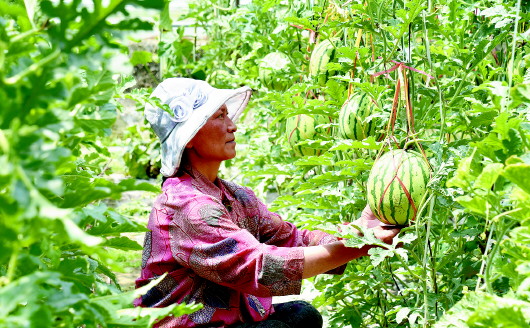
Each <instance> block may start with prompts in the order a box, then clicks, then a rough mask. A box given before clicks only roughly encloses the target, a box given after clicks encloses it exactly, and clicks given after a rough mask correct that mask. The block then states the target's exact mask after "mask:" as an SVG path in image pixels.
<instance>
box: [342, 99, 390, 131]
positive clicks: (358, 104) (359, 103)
mask: <svg viewBox="0 0 530 328" xmlns="http://www.w3.org/2000/svg"><path fill="white" fill-rule="evenodd" d="M374 108H375V104H374V103H373V102H372V100H371V99H370V97H369V96H368V95H366V94H361V95H354V96H352V97H350V99H348V100H347V101H346V102H345V103H344V105H343V106H342V108H341V110H340V113H339V135H340V136H341V137H342V138H349V139H352V140H363V139H365V138H367V137H369V136H374V137H376V139H379V137H380V135H378V134H377V128H378V125H379V122H380V120H379V119H378V118H369V116H370V115H372V114H373V112H374Z"/></svg>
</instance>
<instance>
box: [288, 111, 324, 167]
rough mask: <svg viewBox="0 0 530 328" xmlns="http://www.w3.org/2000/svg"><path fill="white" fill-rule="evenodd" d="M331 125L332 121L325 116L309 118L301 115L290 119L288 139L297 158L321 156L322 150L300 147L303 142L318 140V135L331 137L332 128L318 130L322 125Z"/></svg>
mask: <svg viewBox="0 0 530 328" xmlns="http://www.w3.org/2000/svg"><path fill="white" fill-rule="evenodd" d="M326 123H330V119H329V117H327V116H323V115H314V116H309V115H305V114H300V115H296V116H292V117H289V118H288V119H287V122H286V124H285V128H286V132H287V139H288V141H289V144H290V145H291V147H293V151H294V154H295V156H297V157H301V156H314V155H320V154H321V153H322V151H321V150H319V149H315V148H312V147H309V146H301V145H298V143H300V142H301V141H304V140H312V139H316V137H317V135H319V134H320V135H330V132H331V128H325V129H324V128H317V127H316V126H318V125H320V124H326Z"/></svg>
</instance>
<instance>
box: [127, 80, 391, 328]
mask: <svg viewBox="0 0 530 328" xmlns="http://www.w3.org/2000/svg"><path fill="white" fill-rule="evenodd" d="M250 94H251V90H250V89H249V88H247V87H243V88H239V89H235V90H227V89H216V88H213V87H211V86H210V85H209V84H208V83H206V82H204V81H196V80H192V79H185V78H171V79H167V80H165V81H163V82H162V83H161V84H160V85H159V86H158V87H157V88H156V89H155V90H154V92H153V94H152V96H153V97H156V98H158V99H159V100H160V102H161V103H162V104H167V105H168V107H169V109H170V110H169V111H167V110H163V109H161V108H159V107H157V106H152V105H147V106H146V118H147V120H148V121H149V122H150V124H151V126H152V128H153V129H154V131H155V133H156V134H157V135H158V137H159V138H160V140H161V145H162V170H161V172H162V174H163V175H164V177H165V180H164V182H163V186H162V194H161V195H160V196H159V197H158V198H157V199H156V201H155V204H154V206H153V210H152V212H151V215H150V218H149V223H148V229H149V231H148V232H147V233H146V237H145V245H144V252H143V256H142V273H141V277H140V278H139V279H138V280H137V281H136V285H137V287H140V286H143V285H145V284H147V283H148V282H149V281H151V280H152V279H154V278H157V277H158V276H160V275H162V274H164V273H166V272H167V273H168V274H167V276H166V277H165V278H164V280H163V281H162V282H161V283H159V284H158V285H157V286H156V287H154V288H152V289H151V290H150V291H149V292H148V293H147V294H145V295H144V296H142V297H141V298H140V299H138V300H137V302H136V305H139V306H147V307H163V306H168V305H170V304H173V303H175V302H176V303H182V302H185V303H190V302H195V303H202V305H203V308H202V309H201V310H199V311H197V312H195V313H193V314H191V315H189V316H183V317H180V318H174V317H167V318H165V319H163V320H162V321H160V322H159V323H158V326H159V327H262V328H263V327H285V328H289V327H304V328H312V327H322V317H321V316H320V314H319V313H318V312H317V311H316V309H314V308H313V307H312V306H311V305H310V304H308V303H305V302H290V303H286V304H278V305H273V304H272V296H279V295H290V294H299V293H300V288H301V281H302V279H304V278H309V277H312V276H315V275H317V274H320V273H325V272H327V273H341V272H342V271H343V270H344V268H345V264H346V263H347V262H348V261H350V260H352V259H355V258H358V257H360V256H363V255H367V252H368V249H369V248H370V247H368V246H366V247H363V248H362V249H356V248H348V247H346V246H345V245H344V243H343V242H342V241H340V240H338V239H337V238H336V237H334V236H332V235H329V234H327V233H324V232H321V231H308V230H300V229H297V228H296V227H295V226H294V225H293V224H291V223H288V222H286V221H283V220H282V219H281V218H280V217H279V216H278V215H277V214H275V213H272V212H269V211H268V210H267V208H266V206H265V205H264V204H263V203H262V202H261V201H259V200H258V199H257V198H256V196H255V194H254V193H253V192H252V191H251V190H250V189H248V188H245V187H241V186H238V185H236V184H234V183H231V182H228V181H224V180H222V179H219V178H218V176H217V174H218V171H219V167H220V165H221V163H222V162H223V161H224V160H227V159H231V158H234V157H235V156H236V149H235V148H236V142H235V135H234V133H235V132H236V130H237V128H236V125H235V124H234V121H235V120H236V119H237V118H238V116H239V115H240V114H241V112H242V110H243V109H244V108H245V107H246V105H247V103H248V101H249V98H250ZM161 107H165V106H161ZM378 222H379V221H377V220H374V217H373V215H372V214H371V212H369V211H365V212H364V219H363V221H362V222H360V223H361V224H364V225H366V226H370V227H372V228H373V231H374V234H375V236H377V237H378V238H379V239H381V240H383V241H385V242H391V240H392V238H393V237H394V236H395V235H396V234H397V233H398V230H395V229H389V230H385V229H384V228H382V227H381V226H380V225H379V223H378Z"/></svg>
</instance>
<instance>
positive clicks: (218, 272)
mask: <svg viewBox="0 0 530 328" xmlns="http://www.w3.org/2000/svg"><path fill="white" fill-rule="evenodd" d="M169 234H170V246H171V253H172V255H173V257H174V258H175V259H176V261H177V262H178V263H179V264H180V265H182V266H184V267H188V268H190V269H192V270H193V272H195V273H196V274H197V275H199V276H201V277H203V278H205V279H208V280H210V281H212V282H215V283H217V284H220V285H223V286H227V287H230V288H233V289H236V290H239V291H241V292H244V293H247V294H252V295H255V296H258V297H270V296H279V295H290V294H299V293H300V288H301V279H302V272H303V264H304V254H303V249H302V248H300V247H279V246H287V245H271V244H267V243H262V242H260V241H258V240H257V239H256V238H255V237H254V236H253V235H252V234H251V233H250V232H249V231H248V230H246V229H241V228H240V227H238V226H237V225H236V224H235V223H234V222H233V221H232V219H231V218H230V215H229V213H228V212H227V210H226V208H225V207H224V206H223V205H222V203H221V202H219V201H218V200H217V199H215V198H213V197H210V196H208V195H198V196H195V197H192V198H190V199H188V200H186V201H185V202H184V203H183V204H182V206H181V207H180V208H179V209H178V210H177V211H176V212H175V216H174V218H173V220H172V222H171V223H170V225H169Z"/></svg>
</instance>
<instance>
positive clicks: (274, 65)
mask: <svg viewBox="0 0 530 328" xmlns="http://www.w3.org/2000/svg"><path fill="white" fill-rule="evenodd" d="M290 64H291V59H290V58H289V56H287V55H286V54H284V53H282V52H271V53H270V54H268V55H266V56H265V57H263V59H262V60H261V62H260V64H259V80H260V81H261V83H262V84H263V85H264V86H265V87H267V88H268V89H271V90H276V91H284V90H285V89H287V86H288V83H289V81H288V80H287V79H285V78H284V77H283V76H282V73H284V75H285V73H288V71H289V65H290Z"/></svg>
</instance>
